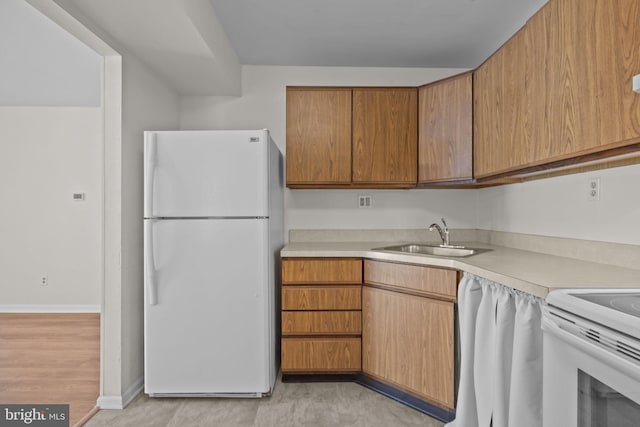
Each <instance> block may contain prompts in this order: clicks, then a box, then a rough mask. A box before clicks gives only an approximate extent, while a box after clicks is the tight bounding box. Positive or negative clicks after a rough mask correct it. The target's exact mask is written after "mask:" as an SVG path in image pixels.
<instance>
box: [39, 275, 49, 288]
mask: <svg viewBox="0 0 640 427" xmlns="http://www.w3.org/2000/svg"><path fill="white" fill-rule="evenodd" d="M48 285H49V276H40V286H48Z"/></svg>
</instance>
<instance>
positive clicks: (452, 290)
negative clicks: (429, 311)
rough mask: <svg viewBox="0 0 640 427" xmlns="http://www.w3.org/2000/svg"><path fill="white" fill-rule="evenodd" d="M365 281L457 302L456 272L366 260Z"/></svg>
mask: <svg viewBox="0 0 640 427" xmlns="http://www.w3.org/2000/svg"><path fill="white" fill-rule="evenodd" d="M364 281H365V283H369V284H373V285H382V286H389V287H393V288H397V289H399V290H403V289H404V290H407V291H414V292H416V293H419V294H425V295H429V296H434V297H440V298H443V299H446V300H455V298H456V288H457V282H458V273H457V272H456V271H455V270H445V269H442V268H432V267H424V266H421V265H411V264H396V263H391V262H380V261H371V260H365V264H364Z"/></svg>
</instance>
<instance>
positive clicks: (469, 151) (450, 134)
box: [418, 73, 473, 184]
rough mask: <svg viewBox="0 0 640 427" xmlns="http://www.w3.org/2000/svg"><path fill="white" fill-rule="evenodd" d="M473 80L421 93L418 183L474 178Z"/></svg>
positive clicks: (466, 76)
mask: <svg viewBox="0 0 640 427" xmlns="http://www.w3.org/2000/svg"><path fill="white" fill-rule="evenodd" d="M472 93H473V77H472V73H465V74H462V75H459V76H455V77H452V78H450V79H446V80H442V81H439V82H436V83H432V84H429V85H426V86H422V87H420V88H419V90H418V183H420V184H424V183H431V182H443V181H462V180H471V179H473V118H472V107H473V99H472Z"/></svg>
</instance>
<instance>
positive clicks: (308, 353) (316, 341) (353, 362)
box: [282, 338, 361, 373]
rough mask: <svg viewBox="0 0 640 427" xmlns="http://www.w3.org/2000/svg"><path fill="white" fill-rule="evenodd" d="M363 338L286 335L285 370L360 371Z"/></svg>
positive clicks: (284, 342)
mask: <svg viewBox="0 0 640 427" xmlns="http://www.w3.org/2000/svg"><path fill="white" fill-rule="evenodd" d="M360 347H361V343H360V338H283V339H282V372H285V373H287V372H357V371H359V370H360V366H361V363H360V359H361V349H360Z"/></svg>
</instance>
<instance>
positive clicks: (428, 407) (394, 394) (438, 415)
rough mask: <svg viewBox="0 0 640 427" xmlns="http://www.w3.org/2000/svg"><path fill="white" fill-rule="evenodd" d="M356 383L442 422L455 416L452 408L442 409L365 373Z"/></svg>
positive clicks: (446, 421) (448, 420) (451, 419)
mask: <svg viewBox="0 0 640 427" xmlns="http://www.w3.org/2000/svg"><path fill="white" fill-rule="evenodd" d="M356 383H358V384H360V385H362V386H364V387H367V388H368V389H370V390H373V391H377V392H378V393H380V394H382V395H384V396H387V397H389V398H391V399H393V400H396V401H398V402H400V403H403V404H405V405H407V406H409V407H411V408H413V409H415V410H417V411H420V412H422V413H423V414H427V415H429V416H430V417H433V418H435V419H437V420H439V421H442V422H444V423H448V422H450V421H453V420H454V419H455V417H456V411H455V410H454V409H444V408H441V407H439V406H437V405H434V404H432V403H430V402H427V401H425V400H422V399H420V398H418V397H415V396H413V395H411V394H409V393H405V392H403V391H402V390H398V389H397V388H395V387H392V386H390V385H388V384H385V383H383V382H380V381H378V380H375V379H373V378H371V377H368V376H367V375H364V374H362V375H360V376H359V377H358V379H357V380H356Z"/></svg>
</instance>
